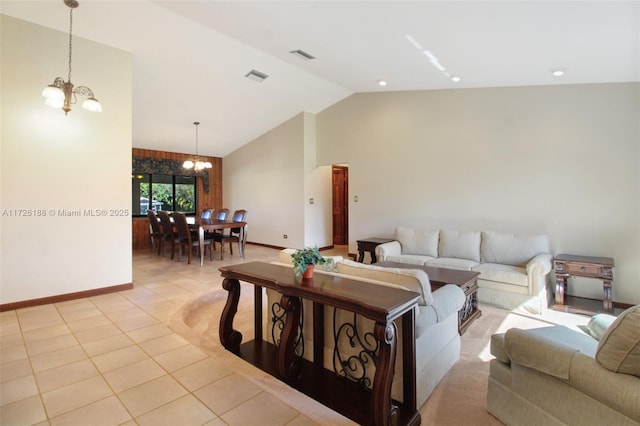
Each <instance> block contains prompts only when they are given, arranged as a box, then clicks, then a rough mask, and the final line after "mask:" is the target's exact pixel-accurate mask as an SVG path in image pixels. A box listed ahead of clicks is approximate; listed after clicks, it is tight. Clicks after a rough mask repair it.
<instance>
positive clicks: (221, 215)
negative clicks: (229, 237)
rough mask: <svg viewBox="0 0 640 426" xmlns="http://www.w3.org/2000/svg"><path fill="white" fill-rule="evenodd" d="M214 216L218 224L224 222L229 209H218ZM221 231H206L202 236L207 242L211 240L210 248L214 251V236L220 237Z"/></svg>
mask: <svg viewBox="0 0 640 426" xmlns="http://www.w3.org/2000/svg"><path fill="white" fill-rule="evenodd" d="M214 216H215V220H216V221H218V222H226V221H227V217H228V216H229V209H220V210H218V211H217V212H216V214H215V215H214ZM222 233H223V232H222V229H216V230H214V231H207V232H205V234H204V237H205V239H207V240H212V241H213V246H212V248H213V249H214V250H215V249H216V241H217V240H216V239H215V237H216V236H219V235H222Z"/></svg>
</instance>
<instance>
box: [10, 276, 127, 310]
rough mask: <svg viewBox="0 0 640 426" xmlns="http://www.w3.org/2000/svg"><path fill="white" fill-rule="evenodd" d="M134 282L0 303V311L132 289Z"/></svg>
mask: <svg viewBox="0 0 640 426" xmlns="http://www.w3.org/2000/svg"><path fill="white" fill-rule="evenodd" d="M132 288H133V283H127V284H118V285H113V286H109V287H101V288H94V289H91V290H84V291H78V292H75V293H67V294H57V295H55V296H48V297H41V298H39V299H30V300H22V301H20V302H11V303H4V304H2V305H0V312H4V311H13V310H14V309H22V308H30V307H32V306H39V305H47V304H49V303H59V302H66V301H68V300H75V299H82V298H84V297H92V296H100V295H101V294H108V293H115V292H117V291H122V290H130V289H132Z"/></svg>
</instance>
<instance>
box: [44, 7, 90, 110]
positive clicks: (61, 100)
mask: <svg viewBox="0 0 640 426" xmlns="http://www.w3.org/2000/svg"><path fill="white" fill-rule="evenodd" d="M64 4H65V5H67V6H68V7H69V9H70V10H69V74H68V75H67V81H64V79H63V78H62V77H56V79H55V80H54V81H53V83H52V84H50V85H48V86H47V87H45V88H44V90H43V91H42V96H44V97H45V98H47V100H46V101H45V105H48V106H50V107H53V108H62V110H63V111H64V114H65V115H67V114H68V113H69V111H71V105H72V104H75V103H76V95H81V96H86V97H87V99H86V100H85V101H84V102H83V103H82V108H84V109H86V110H87V111H91V112H102V105H100V102H98V100H97V99H96V98H95V96H94V94H93V91H92V90H91V89H89V88H88V87H86V86H77V87H75V88H74V86H73V83H71V54H72V41H73V9H75V8H76V7H78V6H79V5H80V4H79V3H78V1H77V0H64Z"/></svg>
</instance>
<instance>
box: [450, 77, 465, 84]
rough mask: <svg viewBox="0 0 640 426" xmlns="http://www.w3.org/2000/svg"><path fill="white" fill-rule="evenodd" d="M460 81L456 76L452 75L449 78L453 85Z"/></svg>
mask: <svg viewBox="0 0 640 426" xmlns="http://www.w3.org/2000/svg"><path fill="white" fill-rule="evenodd" d="M460 80H462V79H461V78H460V77H458V76H457V75H454V76H452V77H451V81H453V82H454V83H457V82H459V81H460Z"/></svg>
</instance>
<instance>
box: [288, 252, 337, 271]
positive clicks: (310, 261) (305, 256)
mask: <svg viewBox="0 0 640 426" xmlns="http://www.w3.org/2000/svg"><path fill="white" fill-rule="evenodd" d="M291 261H292V263H293V270H294V271H295V272H296V275H303V274H304V273H305V272H306V270H307V267H308V266H309V265H324V264H325V263H329V262H330V261H329V260H327V259H325V258H324V257H322V255H321V254H320V251H319V250H318V247H313V248H311V247H305V248H304V249H302V250H296V252H295V253H293V254H292V255H291Z"/></svg>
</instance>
